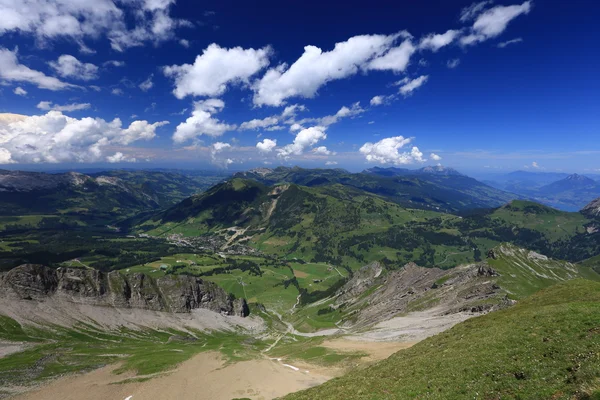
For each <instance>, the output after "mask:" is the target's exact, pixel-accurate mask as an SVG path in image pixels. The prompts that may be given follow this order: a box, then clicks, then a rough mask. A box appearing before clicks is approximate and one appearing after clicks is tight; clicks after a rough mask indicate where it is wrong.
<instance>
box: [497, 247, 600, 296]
mask: <svg viewBox="0 0 600 400" xmlns="http://www.w3.org/2000/svg"><path fill="white" fill-rule="evenodd" d="M493 255H494V258H488V259H487V260H486V261H487V263H488V264H489V265H490V266H491V267H492V268H494V269H495V270H496V271H497V272H498V273H499V274H500V276H499V277H498V278H497V279H496V280H497V283H498V285H499V286H500V287H501V288H502V289H503V290H504V291H505V292H506V293H507V294H508V295H509V297H510V298H513V299H520V298H523V297H526V296H529V295H531V294H533V293H535V292H537V291H538V290H540V289H544V288H546V287H549V286H552V285H554V284H556V283H559V282H564V281H568V280H571V279H576V278H584V279H589V280H594V281H600V275H598V273H596V272H595V271H594V270H593V269H592V268H590V267H588V266H584V265H578V264H572V263H570V262H567V261H561V260H553V259H551V258H548V257H546V256H545V255H542V254H539V253H536V252H533V251H531V250H527V249H523V248H519V247H517V246H515V245H512V244H506V243H505V244H502V245H500V246H498V247H496V248H495V249H494V250H493Z"/></svg>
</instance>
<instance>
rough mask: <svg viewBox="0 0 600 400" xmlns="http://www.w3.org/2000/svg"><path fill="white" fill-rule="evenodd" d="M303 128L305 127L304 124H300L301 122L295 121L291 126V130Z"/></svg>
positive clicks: (295, 130)
mask: <svg viewBox="0 0 600 400" xmlns="http://www.w3.org/2000/svg"><path fill="white" fill-rule="evenodd" d="M302 129H304V127H303V126H302V125H300V124H299V123H293V124H292V125H291V126H290V132H297V131H301V130H302Z"/></svg>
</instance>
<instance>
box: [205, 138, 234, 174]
mask: <svg viewBox="0 0 600 400" xmlns="http://www.w3.org/2000/svg"><path fill="white" fill-rule="evenodd" d="M229 149H231V145H230V144H229V143H223V142H216V143H213V144H212V145H211V146H210V160H211V162H212V163H213V164H215V165H218V166H220V167H223V168H227V166H228V165H229V164H232V163H233V160H232V159H231V158H225V159H219V158H217V154H219V153H221V152H223V151H225V150H229Z"/></svg>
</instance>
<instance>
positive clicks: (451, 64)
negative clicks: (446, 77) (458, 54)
mask: <svg viewBox="0 0 600 400" xmlns="http://www.w3.org/2000/svg"><path fill="white" fill-rule="evenodd" d="M446 65H447V66H448V68H450V69H454V68H456V67H458V66H459V65H460V58H454V59H452V60H448V62H447V63H446Z"/></svg>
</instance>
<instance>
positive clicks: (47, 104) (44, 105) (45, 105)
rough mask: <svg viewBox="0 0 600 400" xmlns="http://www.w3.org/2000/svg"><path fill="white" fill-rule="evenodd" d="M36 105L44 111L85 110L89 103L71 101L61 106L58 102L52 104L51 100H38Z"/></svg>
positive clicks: (89, 105)
mask: <svg viewBox="0 0 600 400" xmlns="http://www.w3.org/2000/svg"><path fill="white" fill-rule="evenodd" d="M36 107H37V108H39V109H40V110H44V111H50V110H53V111H65V112H69V111H79V110H87V109H88V108H90V107H91V104H90V103H71V104H65V105H64V106H61V105H58V104H52V102H51V101H40V102H39V103H38V105H37V106H36Z"/></svg>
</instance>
